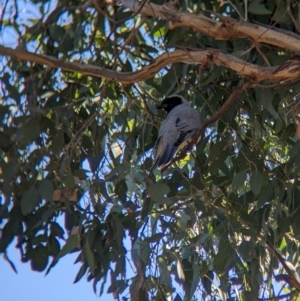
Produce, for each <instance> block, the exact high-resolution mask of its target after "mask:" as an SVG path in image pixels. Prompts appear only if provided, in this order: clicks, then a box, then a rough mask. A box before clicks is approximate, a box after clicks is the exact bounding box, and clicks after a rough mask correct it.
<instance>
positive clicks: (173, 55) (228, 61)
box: [0, 46, 300, 84]
mask: <svg viewBox="0 0 300 301" xmlns="http://www.w3.org/2000/svg"><path fill="white" fill-rule="evenodd" d="M0 54H1V55H6V56H10V57H12V58H15V59H18V60H22V61H29V62H33V63H37V64H41V65H46V66H49V67H51V68H58V69H61V70H63V71H70V72H80V73H81V74H83V75H89V76H94V77H99V78H106V79H108V80H113V81H116V82H120V83H122V84H132V83H135V82H140V81H143V80H146V79H148V78H150V77H152V76H154V75H155V74H156V73H157V72H158V71H159V70H161V69H163V68H165V67H166V66H167V65H169V64H172V63H177V62H185V63H190V64H204V65H207V64H208V63H215V64H217V65H220V66H224V67H226V68H229V69H232V70H234V71H235V72H236V73H238V74H239V75H240V76H241V77H249V78H251V79H253V80H255V82H260V81H264V80H270V81H282V80H293V79H295V78H296V77H300V62H299V61H298V60H295V61H293V60H289V61H287V63H285V64H284V65H282V66H275V67H260V66H258V65H254V64H251V63H247V62H245V61H243V60H241V59H238V58H236V57H234V56H233V55H230V54H226V53H223V52H221V51H220V50H215V49H207V50H190V49H185V50H175V51H171V52H166V53H164V54H162V55H160V56H158V57H157V58H156V59H155V60H153V62H152V63H150V64H149V65H147V66H145V67H144V68H142V69H141V70H138V71H134V72H117V71H112V70H109V69H105V68H101V67H97V66H93V65H89V64H81V63H77V62H67V61H64V60H60V59H57V58H54V57H51V56H47V55H42V54H36V53H31V52H27V51H24V50H19V49H12V48H8V47H4V46H0Z"/></svg>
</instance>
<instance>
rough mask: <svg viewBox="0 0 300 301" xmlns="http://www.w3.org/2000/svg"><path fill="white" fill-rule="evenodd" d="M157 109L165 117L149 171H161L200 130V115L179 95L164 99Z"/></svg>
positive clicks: (201, 122)
mask: <svg viewBox="0 0 300 301" xmlns="http://www.w3.org/2000/svg"><path fill="white" fill-rule="evenodd" d="M156 108H157V109H164V110H165V111H166V112H167V117H166V119H165V120H164V121H163V123H162V124H161V127H160V129H159V132H158V138H157V140H156V143H155V145H154V148H153V153H154V162H153V166H152V168H151V170H153V169H154V168H156V167H157V169H159V170H161V169H163V168H164V167H165V166H166V165H167V164H168V163H170V161H171V160H172V158H173V157H174V155H175V154H176V153H177V152H178V151H180V150H181V149H183V148H184V147H185V146H186V145H187V144H188V143H189V142H190V141H191V140H192V139H193V138H194V136H195V134H196V133H197V131H198V130H199V129H200V128H201V126H202V124H203V121H202V119H201V117H200V114H199V113H198V112H197V111H196V110H195V109H193V108H192V107H191V105H190V103H189V102H188V101H187V100H186V99H185V98H184V97H183V96H181V95H171V96H168V97H166V98H165V99H164V100H163V101H162V102H161V104H159V105H157V106H156Z"/></svg>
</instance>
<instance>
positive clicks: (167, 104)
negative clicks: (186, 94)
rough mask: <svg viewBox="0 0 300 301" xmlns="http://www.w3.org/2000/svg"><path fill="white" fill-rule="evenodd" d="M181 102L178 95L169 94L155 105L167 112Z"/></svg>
mask: <svg viewBox="0 0 300 301" xmlns="http://www.w3.org/2000/svg"><path fill="white" fill-rule="evenodd" d="M181 104H182V99H181V97H180V96H171V97H167V98H165V99H164V100H163V101H162V102H161V104H159V105H157V106H156V109H164V110H165V111H166V112H167V113H169V112H170V111H171V110H172V109H174V108H175V107H176V106H178V105H181Z"/></svg>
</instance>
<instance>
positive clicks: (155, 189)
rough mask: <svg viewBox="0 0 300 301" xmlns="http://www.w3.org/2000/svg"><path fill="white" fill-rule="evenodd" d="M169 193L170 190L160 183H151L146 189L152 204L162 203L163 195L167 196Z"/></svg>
mask: <svg viewBox="0 0 300 301" xmlns="http://www.w3.org/2000/svg"><path fill="white" fill-rule="evenodd" d="M169 191H170V188H169V187H168V186H167V185H166V184H162V183H151V184H150V185H149V186H148V187H147V192H148V194H149V196H150V198H151V199H152V200H153V201H154V202H162V199H163V197H164V195H165V194H168V193H169Z"/></svg>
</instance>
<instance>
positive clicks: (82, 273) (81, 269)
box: [73, 263, 88, 283]
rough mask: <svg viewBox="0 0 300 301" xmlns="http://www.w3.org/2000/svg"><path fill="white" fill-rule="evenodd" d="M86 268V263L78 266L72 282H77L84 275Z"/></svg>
mask: <svg viewBox="0 0 300 301" xmlns="http://www.w3.org/2000/svg"><path fill="white" fill-rule="evenodd" d="M87 268H88V266H87V264H86V263H83V264H82V266H81V267H80V269H79V271H78V273H77V275H76V277H75V280H74V282H73V283H77V282H78V281H79V280H80V279H81V278H82V277H83V276H84V275H85V273H86V270H87Z"/></svg>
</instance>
